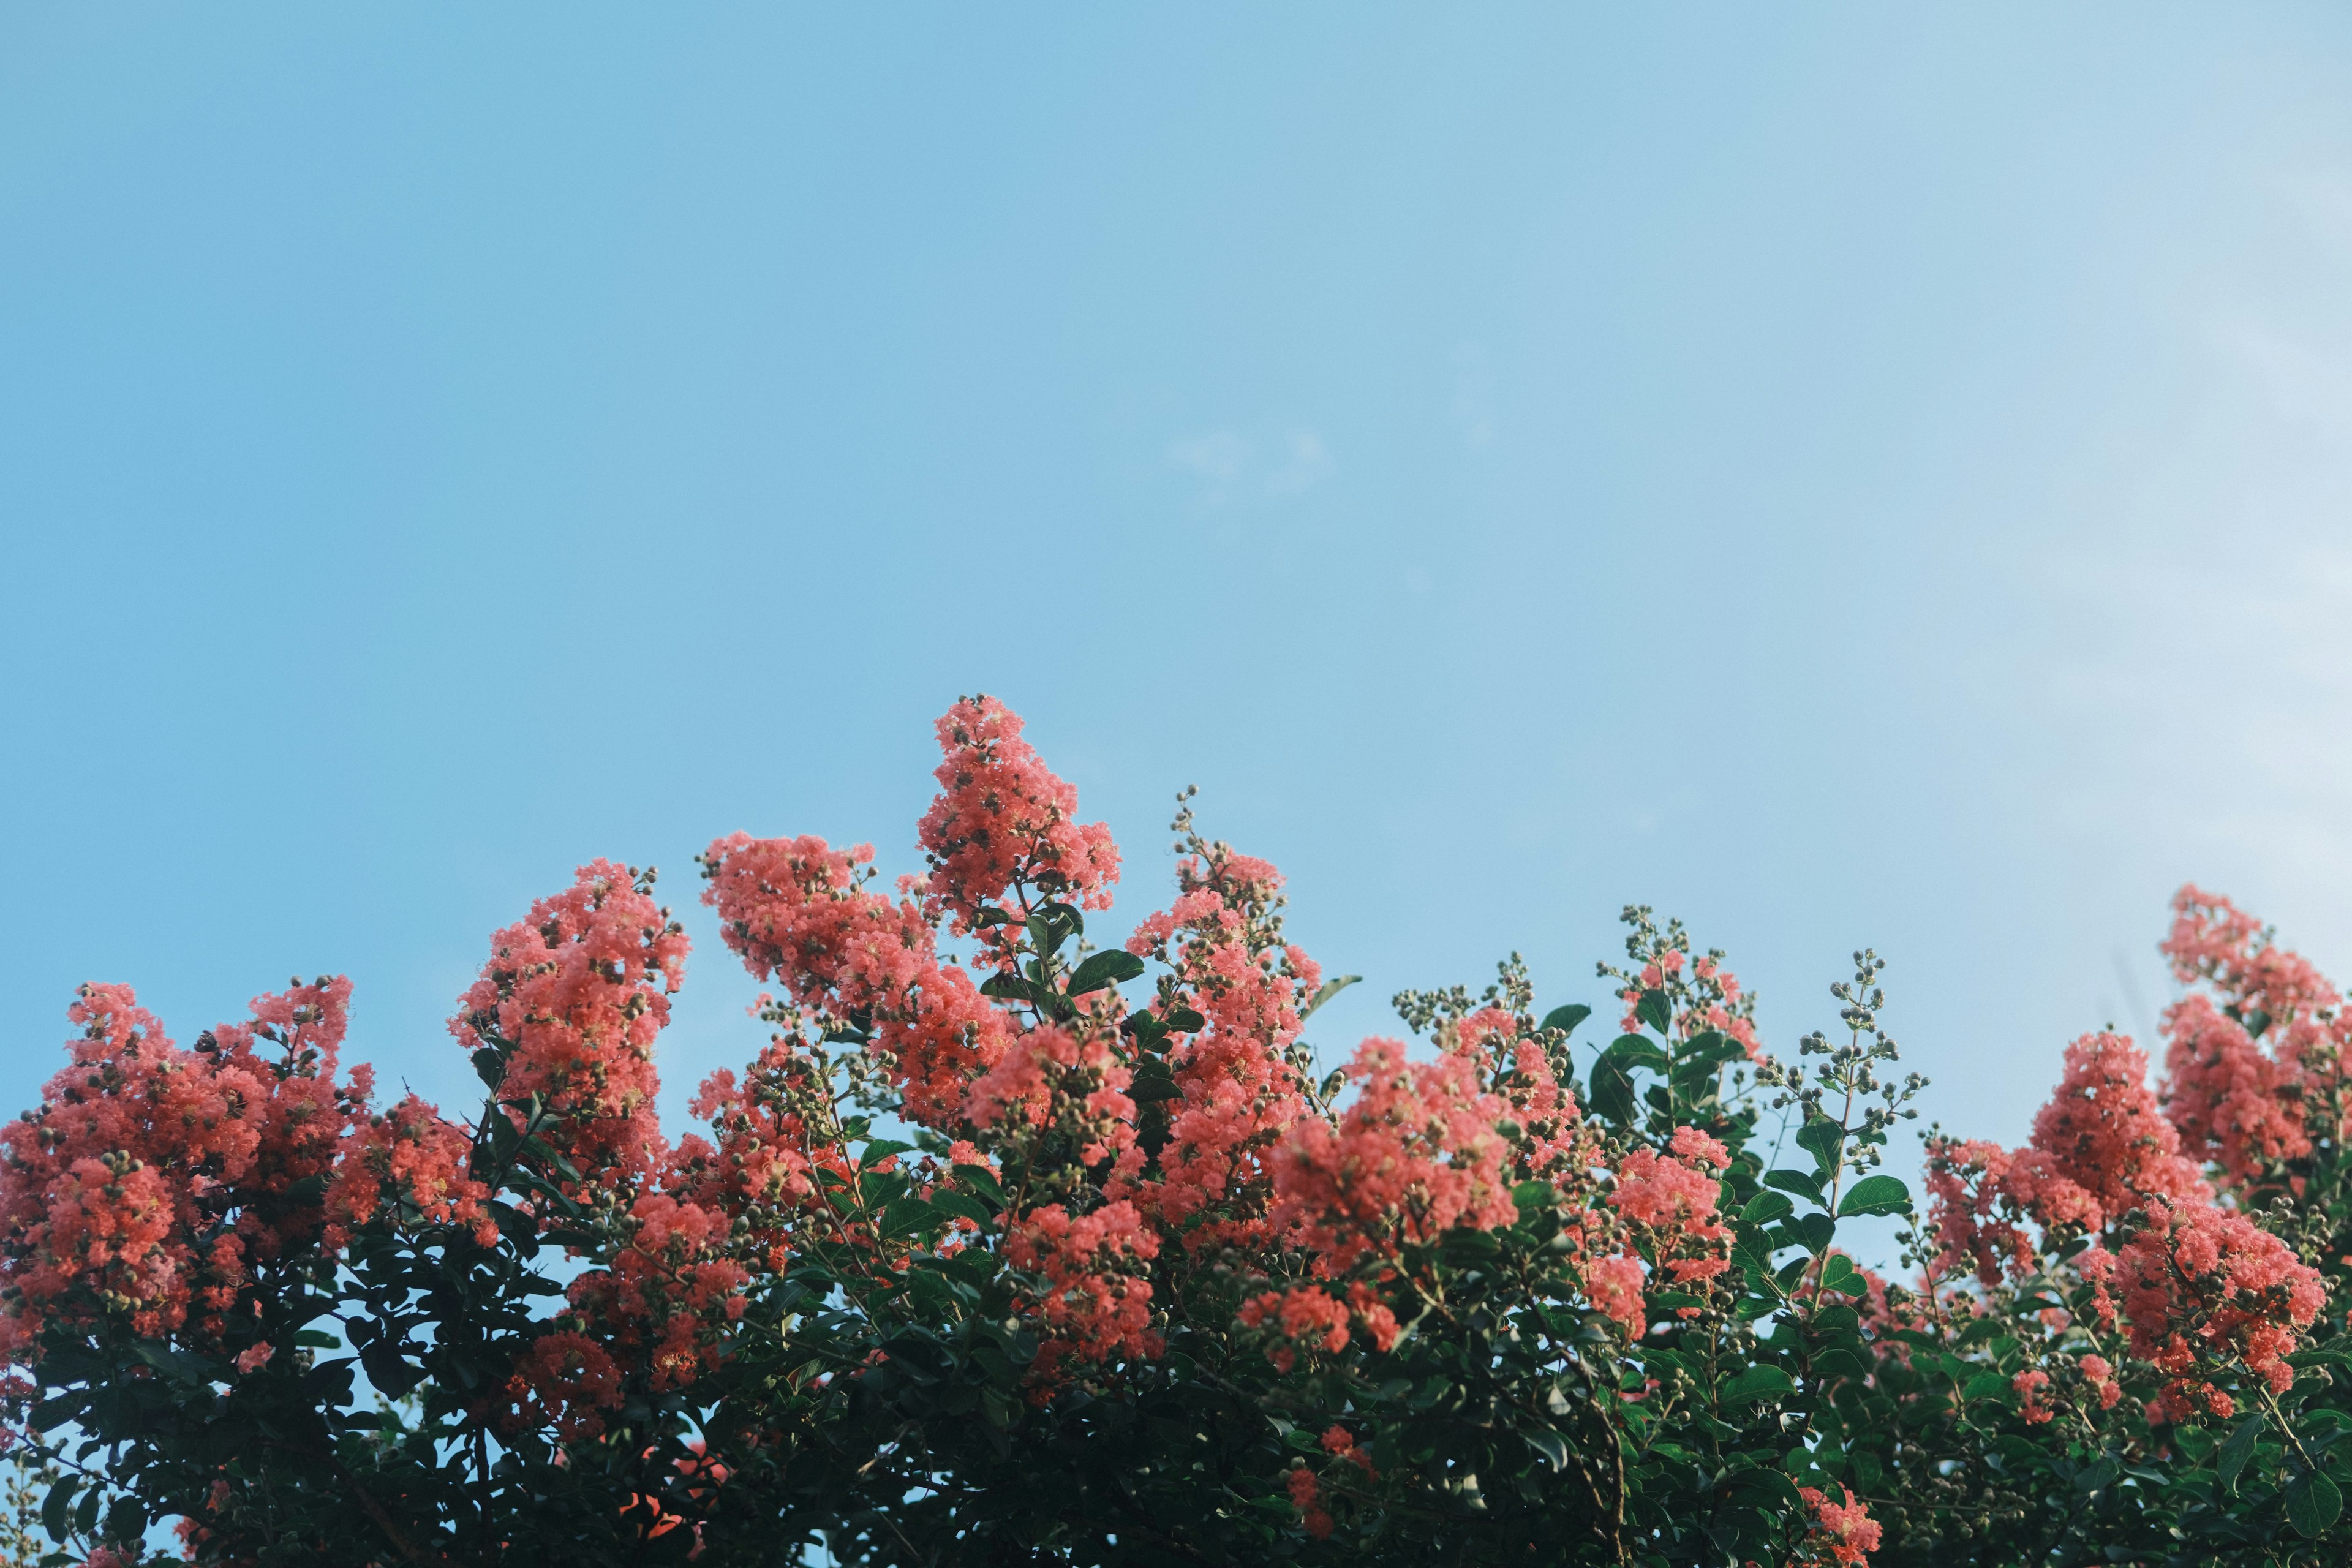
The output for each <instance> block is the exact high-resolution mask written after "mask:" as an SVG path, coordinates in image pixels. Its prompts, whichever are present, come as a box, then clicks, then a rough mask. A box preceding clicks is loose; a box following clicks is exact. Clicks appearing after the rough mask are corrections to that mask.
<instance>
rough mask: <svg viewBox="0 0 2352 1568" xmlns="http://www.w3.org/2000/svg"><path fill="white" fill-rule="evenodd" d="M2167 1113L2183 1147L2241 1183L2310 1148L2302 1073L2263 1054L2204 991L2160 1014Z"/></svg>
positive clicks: (2302, 1153)
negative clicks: (2164, 1042)
mask: <svg viewBox="0 0 2352 1568" xmlns="http://www.w3.org/2000/svg"><path fill="white" fill-rule="evenodd" d="M2164 1032H2165V1034H2166V1036H2167V1037H2168V1038H2169V1040H2170V1041H2171V1046H2170V1048H2169V1049H2168V1051H2167V1052H2166V1053H2165V1079H2166V1081H2165V1112H2166V1114H2167V1115H2168V1116H2169V1117H2170V1118H2171V1121H2172V1124H2173V1126H2175V1127H2176V1128H2178V1129H2179V1131H2180V1137H2181V1142H2182V1146H2183V1147H2184V1149H2185V1150H2186V1151H2187V1152H2189V1154H2190V1155H2191V1156H2192V1157H2194V1158H2197V1159H2200V1160H2211V1161H2213V1162H2215V1163H2218V1164H2220V1165H2221V1168H2222V1169H2223V1170H2225V1171H2227V1172H2228V1173H2230V1175H2231V1177H2232V1178H2234V1179H2236V1180H2239V1181H2244V1180H2245V1179H2247V1178H2248V1177H2250V1176H2252V1175H2254V1174H2255V1173H2257V1172H2259V1171H2260V1170H2262V1168H2263V1166H2264V1165H2266V1164H2268V1163H2272V1162H2273V1161H2280V1160H2294V1159H2300V1158H2301V1157H2303V1156H2304V1155H2305V1154H2308V1153H2309V1152H2311V1140H2310V1138H2309V1137H2307V1136H2306V1135H2305V1132H2304V1129H2303V1108H2302V1103H2301V1089H2302V1086H2301V1075H2300V1073H2299V1072H2298V1071H2297V1070H2296V1068H2295V1065H2294V1063H2293V1062H2280V1061H2275V1060H2273V1059H2272V1058H2269V1057H2266V1056H2264V1055H2263V1051H2262V1047H2259V1046H2257V1045H2255V1043H2254V1041H2253V1038H2252V1036H2250V1035H2248V1034H2247V1033H2246V1031H2245V1028H2244V1026H2242V1025H2241V1024H2239V1023H2238V1021H2237V1020H2236V1019H2234V1018H2231V1017H2228V1016H2224V1015H2223V1014H2222V1013H2221V1011H2220V1009H2218V1008H2216V1007H2215V1006H2214V1005H2213V1004H2212V1002H2211V1001H2210V999H2209V998H2207V997H2204V996H2201V995H2200V996H2190V997H2188V998H2186V999H2185V1000H2183V1001H2180V1002H2179V1003H2176V1004H2175V1005H2173V1006H2171V1007H2170V1008H2168V1009H2167V1010H2166V1012H2165V1015H2164Z"/></svg>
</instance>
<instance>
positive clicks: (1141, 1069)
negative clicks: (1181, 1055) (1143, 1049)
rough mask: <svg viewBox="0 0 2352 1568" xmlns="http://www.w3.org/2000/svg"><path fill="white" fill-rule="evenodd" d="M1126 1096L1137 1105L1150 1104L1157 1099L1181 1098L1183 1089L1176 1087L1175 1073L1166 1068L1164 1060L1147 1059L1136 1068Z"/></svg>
mask: <svg viewBox="0 0 2352 1568" xmlns="http://www.w3.org/2000/svg"><path fill="white" fill-rule="evenodd" d="M1127 1097H1128V1098H1129V1100H1133V1101H1135V1103H1136V1104H1138V1105H1150V1103H1151V1102H1152V1101H1154V1100H1181V1099H1183V1098H1184V1091H1183V1090H1182V1089H1179V1088H1177V1087H1176V1075H1175V1074H1173V1073H1171V1072H1170V1071H1169V1070H1168V1064H1167V1063H1166V1062H1163V1061H1158V1060H1147V1061H1145V1062H1143V1063H1141V1064H1139V1066H1138V1067H1137V1068H1136V1069H1135V1079H1134V1081H1132V1082H1130V1083H1129V1085H1128V1086H1127Z"/></svg>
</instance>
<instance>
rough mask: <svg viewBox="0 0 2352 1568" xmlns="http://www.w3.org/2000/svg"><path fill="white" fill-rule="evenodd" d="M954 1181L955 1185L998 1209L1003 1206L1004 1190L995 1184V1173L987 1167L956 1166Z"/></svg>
mask: <svg viewBox="0 0 2352 1568" xmlns="http://www.w3.org/2000/svg"><path fill="white" fill-rule="evenodd" d="M955 1179H956V1185H958V1186H960V1187H964V1188H968V1189H969V1190H971V1191H972V1192H975V1193H978V1194H980V1195H981V1196H982V1197H983V1198H986V1199H987V1200H988V1201H989V1202H990V1203H992V1204H994V1205H996V1206H997V1207H998V1208H1003V1206H1004V1189H1003V1187H1000V1186H998V1185H997V1184H996V1173H995V1172H993V1171H992V1170H990V1169H989V1168H988V1167H987V1166H985V1165H958V1166H957V1167H956V1168H955Z"/></svg>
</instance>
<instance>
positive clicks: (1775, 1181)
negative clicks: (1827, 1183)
mask: <svg viewBox="0 0 2352 1568" xmlns="http://www.w3.org/2000/svg"><path fill="white" fill-rule="evenodd" d="M1764 1184H1765V1185H1766V1186H1768V1187H1778V1188H1780V1190H1781V1191H1782V1192H1784V1193H1794V1194H1797V1195H1798V1196H1799V1197H1801V1198H1810V1199H1811V1200H1812V1201H1813V1202H1814V1203H1815V1204H1817V1205H1818V1204H1819V1203H1821V1201H1822V1184H1821V1183H1819V1182H1818V1181H1815V1180H1814V1179H1813V1178H1812V1177H1811V1176H1809V1175H1807V1174H1806V1173H1804V1172H1802V1171H1767V1172H1765V1173H1764Z"/></svg>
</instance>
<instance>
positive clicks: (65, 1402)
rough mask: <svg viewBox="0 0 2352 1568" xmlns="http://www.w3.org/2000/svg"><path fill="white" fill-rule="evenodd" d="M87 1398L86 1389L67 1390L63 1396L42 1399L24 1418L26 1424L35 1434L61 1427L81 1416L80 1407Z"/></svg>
mask: <svg viewBox="0 0 2352 1568" xmlns="http://www.w3.org/2000/svg"><path fill="white" fill-rule="evenodd" d="M88 1399H89V1390H88V1389H86V1388H69V1389H68V1390H66V1391H65V1392H64V1393H63V1394H58V1395H56V1396H54V1397H52V1398H48V1399H44V1400H42V1401H41V1402H40V1403H39V1404H38V1405H34V1406H33V1413H32V1414H31V1415H29V1416H27V1417H26V1425H28V1426H31V1427H32V1429H33V1430H34V1431H36V1432H46V1431H47V1430H49V1429H50V1428H51V1427H53V1426H64V1425H65V1424H66V1423H67V1422H68V1421H70V1420H72V1419H73V1418H74V1417H75V1416H77V1415H80V1414H81V1407H82V1405H83V1404H84V1402H85V1401H87V1400H88Z"/></svg>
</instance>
